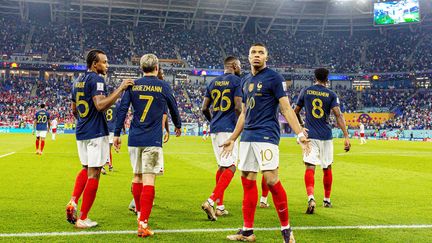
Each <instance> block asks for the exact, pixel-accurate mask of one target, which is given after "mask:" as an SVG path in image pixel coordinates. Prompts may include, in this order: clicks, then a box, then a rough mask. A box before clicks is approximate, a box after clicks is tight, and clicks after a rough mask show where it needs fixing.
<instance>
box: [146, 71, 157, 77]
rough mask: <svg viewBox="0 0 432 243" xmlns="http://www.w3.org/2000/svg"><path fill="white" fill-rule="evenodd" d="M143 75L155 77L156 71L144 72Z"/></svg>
mask: <svg viewBox="0 0 432 243" xmlns="http://www.w3.org/2000/svg"><path fill="white" fill-rule="evenodd" d="M144 77H157V72H150V73H144Z"/></svg>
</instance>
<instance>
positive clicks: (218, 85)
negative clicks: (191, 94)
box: [205, 73, 242, 133]
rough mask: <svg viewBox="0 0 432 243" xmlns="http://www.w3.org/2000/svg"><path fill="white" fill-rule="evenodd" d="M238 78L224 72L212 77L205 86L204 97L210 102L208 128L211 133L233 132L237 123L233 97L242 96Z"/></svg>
mask: <svg viewBox="0 0 432 243" xmlns="http://www.w3.org/2000/svg"><path fill="white" fill-rule="evenodd" d="M240 82H241V80H240V78H239V77H238V76H236V75H234V74H230V73H226V74H223V75H221V76H218V77H216V78H215V79H213V80H212V81H211V82H210V83H209V85H208V86H207V90H206V94H205V97H207V98H209V99H210V100H211V102H212V107H213V112H212V120H211V123H210V128H211V132H212V133H218V132H233V131H234V128H235V126H236V123H237V116H236V114H235V112H234V107H235V105H234V97H236V96H237V97H242V91H241V85H240Z"/></svg>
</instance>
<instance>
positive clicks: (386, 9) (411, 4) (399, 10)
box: [374, 0, 420, 26]
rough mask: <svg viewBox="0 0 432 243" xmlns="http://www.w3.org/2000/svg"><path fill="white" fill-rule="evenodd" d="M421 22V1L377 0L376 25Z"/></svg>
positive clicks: (375, 8) (375, 5)
mask: <svg viewBox="0 0 432 243" xmlns="http://www.w3.org/2000/svg"><path fill="white" fill-rule="evenodd" d="M418 22H420V6H419V0H397V1H395V0H375V2H374V25H381V26H382V25H394V24H403V23H418Z"/></svg>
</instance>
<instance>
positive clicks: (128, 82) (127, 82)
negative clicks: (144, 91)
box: [120, 79, 135, 91]
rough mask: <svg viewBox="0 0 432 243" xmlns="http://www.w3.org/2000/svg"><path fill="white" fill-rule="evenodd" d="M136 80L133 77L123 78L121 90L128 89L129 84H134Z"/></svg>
mask: <svg viewBox="0 0 432 243" xmlns="http://www.w3.org/2000/svg"><path fill="white" fill-rule="evenodd" d="M134 84H135V82H134V81H133V80H132V79H125V80H123V82H122V83H121V84H120V89H121V90H123V91H124V90H126V89H127V88H128V87H129V86H132V85H134Z"/></svg>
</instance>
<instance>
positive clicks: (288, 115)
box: [279, 96, 310, 154]
mask: <svg viewBox="0 0 432 243" xmlns="http://www.w3.org/2000/svg"><path fill="white" fill-rule="evenodd" d="M279 108H280V112H281V114H282V115H283V116H284V117H285V119H286V120H287V122H288V124H289V125H290V127H291V128H292V129H293V131H294V133H295V134H297V136H298V140H299V142H300V144H301V145H302V149H303V151H304V153H305V154H309V152H310V147H309V140H308V139H307V138H306V135H305V134H304V131H306V130H305V129H304V128H302V127H301V126H300V123H299V121H298V119H297V115H296V113H295V112H294V110H293V108H292V107H291V104H290V102H289V100H288V97H286V96H284V97H281V98H280V99H279Z"/></svg>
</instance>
